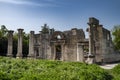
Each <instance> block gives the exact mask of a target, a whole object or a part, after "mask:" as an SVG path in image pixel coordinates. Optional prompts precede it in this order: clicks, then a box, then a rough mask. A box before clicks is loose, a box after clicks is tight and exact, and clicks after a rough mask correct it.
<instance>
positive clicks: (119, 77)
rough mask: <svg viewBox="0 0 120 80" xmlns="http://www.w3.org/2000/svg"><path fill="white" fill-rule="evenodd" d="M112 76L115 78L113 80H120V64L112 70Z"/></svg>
mask: <svg viewBox="0 0 120 80" xmlns="http://www.w3.org/2000/svg"><path fill="white" fill-rule="evenodd" d="M111 73H112V75H113V76H114V79H113V80H120V64H119V65H117V66H115V67H114V68H113V69H112V70H111Z"/></svg>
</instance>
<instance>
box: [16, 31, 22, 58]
mask: <svg viewBox="0 0 120 80" xmlns="http://www.w3.org/2000/svg"><path fill="white" fill-rule="evenodd" d="M22 33H23V29H18V48H17V49H18V50H17V58H21V57H22V56H23V54H22V41H23V40H22V39H23V38H22Z"/></svg>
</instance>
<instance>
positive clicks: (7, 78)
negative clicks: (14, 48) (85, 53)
mask: <svg viewBox="0 0 120 80" xmlns="http://www.w3.org/2000/svg"><path fill="white" fill-rule="evenodd" d="M117 68H119V71H118V72H117V73H116V71H115V70H116V69H113V70H110V71H107V70H104V69H101V68H100V67H99V66H98V65H95V64H92V65H88V64H85V63H80V62H62V61H50V60H36V59H15V58H6V57H0V80H119V78H120V75H118V73H120V66H119V67H117ZM116 74H117V76H119V78H118V77H116Z"/></svg>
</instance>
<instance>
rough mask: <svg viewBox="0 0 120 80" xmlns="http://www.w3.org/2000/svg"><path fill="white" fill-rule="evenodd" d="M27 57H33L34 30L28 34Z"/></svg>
mask: <svg viewBox="0 0 120 80" xmlns="http://www.w3.org/2000/svg"><path fill="white" fill-rule="evenodd" d="M28 57H29V58H34V57H35V54H34V31H30V35H29V54H28Z"/></svg>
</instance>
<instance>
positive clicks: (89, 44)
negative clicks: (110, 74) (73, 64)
mask: <svg viewBox="0 0 120 80" xmlns="http://www.w3.org/2000/svg"><path fill="white" fill-rule="evenodd" d="M88 25H89V27H88V28H87V32H88V34H89V38H88V39H86V38H85V33H84V31H83V29H77V28H73V29H71V30H68V31H54V29H49V30H46V31H44V32H43V31H41V32H40V33H39V34H35V32H34V31H30V35H29V53H28V56H27V57H28V58H37V59H50V60H62V61H79V62H87V63H94V62H113V61H118V60H120V54H117V53H115V51H114V46H113V44H112V38H111V34H110V31H109V30H107V29H105V28H104V27H103V26H102V25H100V24H99V20H97V19H96V18H94V17H91V18H89V22H88ZM44 27H47V24H45V25H44ZM22 32H23V29H18V51H17V57H18V58H22V56H23V54H22ZM8 35H9V36H8V53H7V56H12V49H13V47H12V45H13V40H12V37H13V31H12V30H10V31H9V32H8Z"/></svg>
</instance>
